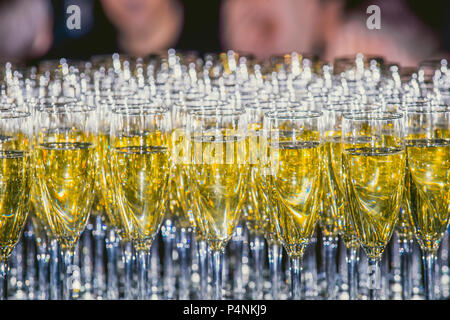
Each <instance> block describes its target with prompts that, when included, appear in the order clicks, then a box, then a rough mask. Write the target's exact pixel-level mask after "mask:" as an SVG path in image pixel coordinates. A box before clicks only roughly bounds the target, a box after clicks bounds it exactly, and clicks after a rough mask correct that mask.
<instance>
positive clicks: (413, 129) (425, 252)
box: [404, 106, 450, 300]
mask: <svg viewBox="0 0 450 320" xmlns="http://www.w3.org/2000/svg"><path fill="white" fill-rule="evenodd" d="M404 114H405V116H406V151H407V163H408V171H407V179H408V180H409V183H408V185H407V190H406V192H407V197H406V198H407V201H408V204H409V208H410V210H409V212H408V213H409V218H410V223H411V224H412V226H413V230H414V234H415V236H416V239H417V241H418V243H419V245H420V248H421V249H422V260H423V264H424V268H425V296H426V299H428V300H432V299H435V281H436V280H435V264H436V255H437V251H438V249H439V244H440V241H441V240H442V238H443V236H444V233H445V232H446V230H447V226H448V222H449V215H450V211H449V206H448V204H449V201H450V175H449V172H450V109H449V108H448V106H422V107H418V106H412V107H408V106H406V107H405V108H404Z"/></svg>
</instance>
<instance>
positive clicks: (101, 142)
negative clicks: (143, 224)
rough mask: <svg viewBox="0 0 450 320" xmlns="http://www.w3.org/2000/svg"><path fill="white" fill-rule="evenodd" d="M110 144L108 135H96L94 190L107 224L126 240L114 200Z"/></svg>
mask: <svg viewBox="0 0 450 320" xmlns="http://www.w3.org/2000/svg"><path fill="white" fill-rule="evenodd" d="M111 157H112V152H111V142H110V136H109V134H104V133H100V134H98V135H97V147H96V164H97V175H96V177H95V188H96V193H97V199H98V201H99V204H98V205H99V207H100V209H101V210H102V211H103V212H104V213H105V215H106V217H107V219H106V221H107V223H108V224H109V225H110V226H112V227H113V228H115V229H116V231H117V232H118V233H119V235H120V237H121V238H122V240H127V234H126V233H125V232H124V231H123V230H124V226H123V225H122V220H121V219H120V217H119V213H118V210H117V203H116V201H115V199H114V187H113V186H114V185H113V177H112V175H113V174H112V171H111Z"/></svg>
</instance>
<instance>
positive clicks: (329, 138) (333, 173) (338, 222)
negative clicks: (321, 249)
mask: <svg viewBox="0 0 450 320" xmlns="http://www.w3.org/2000/svg"><path fill="white" fill-rule="evenodd" d="M379 108H380V105H379V104H362V103H360V102H359V101H358V99H357V98H348V99H344V100H340V101H334V100H333V99H329V100H328V101H327V103H326V105H324V107H323V112H324V123H325V134H324V136H325V138H324V139H325V147H324V157H323V165H324V186H323V190H322V192H323V193H324V196H325V199H324V202H325V203H327V202H329V207H328V208H324V210H323V212H322V213H323V214H322V226H323V228H322V229H323V231H324V234H325V236H324V239H323V240H324V244H325V245H326V246H325V251H326V257H325V262H326V263H325V264H326V266H327V268H326V270H327V296H328V298H329V299H330V298H331V299H332V298H333V297H334V296H335V285H336V283H335V276H334V273H335V272H334V271H335V270H334V269H333V270H329V268H334V265H331V266H329V264H330V263H329V262H328V260H332V261H331V263H333V261H334V259H335V254H334V253H327V251H330V250H332V248H333V247H336V246H337V238H336V235H335V232H336V231H335V230H337V231H338V232H339V233H340V234H341V235H342V237H343V240H344V242H345V245H346V249H347V276H348V292H349V299H350V300H355V299H356V298H357V283H356V276H357V275H356V263H357V256H358V249H359V243H358V242H357V241H356V234H355V230H354V228H353V225H352V223H351V221H350V219H349V211H348V206H347V203H346V201H345V190H344V174H343V167H342V151H343V148H342V142H341V130H342V120H343V115H344V114H345V113H352V112H358V111H365V112H371V111H375V110H378V109H379ZM327 192H328V194H327ZM327 245H328V246H330V248H328V246H327ZM327 256H331V258H332V259H329V258H327Z"/></svg>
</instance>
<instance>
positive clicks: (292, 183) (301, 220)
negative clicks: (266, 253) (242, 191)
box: [264, 109, 323, 299]
mask: <svg viewBox="0 0 450 320" xmlns="http://www.w3.org/2000/svg"><path fill="white" fill-rule="evenodd" d="M321 121H322V113H321V112H316V111H300V110H295V109H282V110H277V111H271V112H268V113H266V114H265V116H264V134H265V136H266V137H267V147H268V149H269V151H268V159H267V161H268V166H269V168H270V172H269V177H268V178H269V194H270V201H271V205H272V206H274V209H273V210H274V216H275V225H276V229H277V233H278V234H279V237H280V238H281V241H282V243H283V245H284V247H285V249H286V251H287V253H288V255H289V258H290V262H291V278H292V281H291V286H292V288H291V294H292V298H293V299H300V298H301V292H302V288H301V271H302V258H303V254H304V252H305V249H306V247H307V245H308V244H309V241H310V239H311V237H312V235H313V233H314V230H315V227H316V224H317V221H318V218H319V200H320V198H319V191H320V186H321V168H322V166H321V165H320V161H321V158H322V157H323V154H322V152H323V141H322V136H321V135H322V123H321Z"/></svg>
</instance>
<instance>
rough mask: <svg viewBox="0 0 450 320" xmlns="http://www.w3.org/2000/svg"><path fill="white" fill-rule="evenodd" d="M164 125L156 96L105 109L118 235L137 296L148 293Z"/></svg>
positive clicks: (165, 169) (162, 180) (160, 197)
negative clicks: (126, 246)
mask: <svg viewBox="0 0 450 320" xmlns="http://www.w3.org/2000/svg"><path fill="white" fill-rule="evenodd" d="M170 130H171V124H170V114H169V112H168V109H167V108H163V107H160V104H158V102H155V104H151V105H147V106H143V105H139V106H122V107H120V108H116V109H115V110H113V113H112V115H111V148H112V152H111V153H112V157H111V159H110V161H111V171H112V181H113V184H114V193H115V194H114V199H115V200H116V201H117V203H118V208H117V210H118V216H119V219H120V221H121V223H120V225H121V226H123V230H122V232H123V234H124V237H125V238H126V239H129V240H130V241H131V242H132V243H133V245H134V249H135V255H136V263H137V279H138V290H137V297H138V299H141V300H145V299H148V298H149V293H150V290H149V266H150V251H151V246H152V242H153V239H154V238H155V236H156V234H157V233H158V231H159V229H160V227H161V224H162V222H163V220H164V199H165V196H166V192H167V187H168V182H169V172H170V164H169V159H170V155H169V150H170V149H169V147H170V139H169V133H170ZM136 190H139V192H136ZM126 258H127V257H126Z"/></svg>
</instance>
